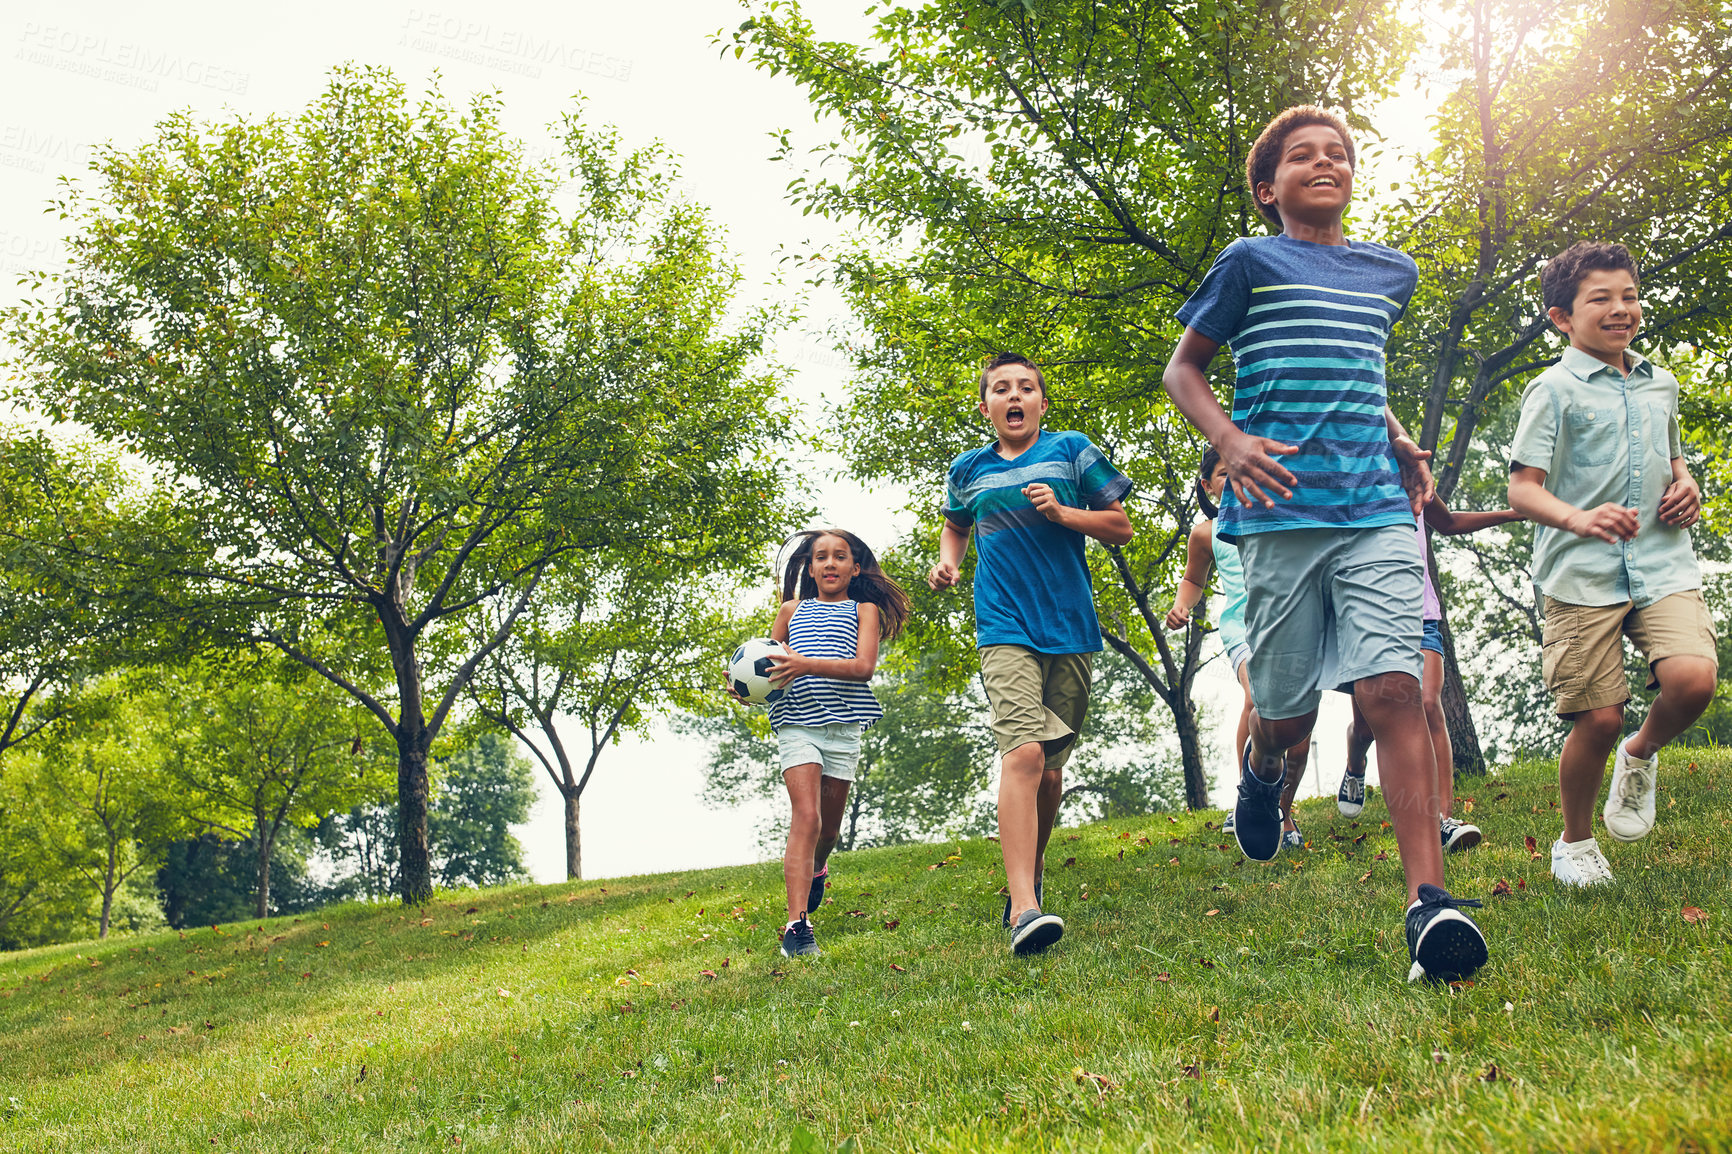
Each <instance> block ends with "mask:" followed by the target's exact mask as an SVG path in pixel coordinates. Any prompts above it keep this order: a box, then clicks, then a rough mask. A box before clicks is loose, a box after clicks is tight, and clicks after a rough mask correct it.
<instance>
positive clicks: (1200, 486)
mask: <svg viewBox="0 0 1732 1154" xmlns="http://www.w3.org/2000/svg"><path fill="white" fill-rule="evenodd" d="M1220 463H1221V454H1220V453H1218V452H1216V451H1215V446H1213V445H1210V446H1209V448H1208V449H1207V450H1206V451H1205V452H1204V453H1203V459H1202V460H1201V461H1199V462H1198V463H1197V479H1196V480H1195V481H1193V482H1192V484H1193V485H1194V486H1195V487H1196V490H1197V505H1198V507H1199V508H1201V509H1202V510H1203V516H1205V517H1207V518H1208V519H1209V520H1211V521H1213V520H1214V519H1215V518H1216V516H1217V515H1219V514H1220V512H1221V510H1220V507H1219V506H1217V505H1216V504H1215V502H1213V501H1211V500H1210V499H1209V490H1208V488H1207V485H1208V481H1209V477H1210V475H1211V474H1212V473H1214V471H1215V466H1216V465H1219V464H1220Z"/></svg>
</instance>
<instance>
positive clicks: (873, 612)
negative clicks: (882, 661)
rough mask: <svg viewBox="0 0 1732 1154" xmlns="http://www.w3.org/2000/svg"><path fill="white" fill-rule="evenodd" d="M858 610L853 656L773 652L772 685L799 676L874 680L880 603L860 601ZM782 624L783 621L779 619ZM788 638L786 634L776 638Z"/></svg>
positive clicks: (785, 630)
mask: <svg viewBox="0 0 1732 1154" xmlns="http://www.w3.org/2000/svg"><path fill="white" fill-rule="evenodd" d="M855 609H856V610H857V611H858V612H859V615H860V616H859V634H860V639H859V641H857V642H856V643H855V645H854V656H852V657H802V656H801V655H800V654H798V653H795V652H794V651H793V650H789V651H788V654H787V656H783V655H782V654H780V653H774V654H771V655H770V664H771V666H772V669H771V671H770V684H771V685H785V684H787V683H788V682H790V681H792V680H794V678H796V677H828V678H830V679H831V680H832V681H871V680H872V674H873V673H874V672H875V671H876V670H877V668H878V621H879V615H878V606H876V605H872V604H870V603H868V602H865V601H861V602H859V603H858V604H857V605H856V606H855ZM778 624H780V622H778ZM782 631H783V633H786V632H787V627H786V626H783V629H782ZM777 640H778V641H784V642H785V641H786V638H785V637H779V638H777Z"/></svg>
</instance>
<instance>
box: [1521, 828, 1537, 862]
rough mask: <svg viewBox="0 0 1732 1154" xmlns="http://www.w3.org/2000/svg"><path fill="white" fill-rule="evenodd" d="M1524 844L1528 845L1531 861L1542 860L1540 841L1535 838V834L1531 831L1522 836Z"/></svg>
mask: <svg viewBox="0 0 1732 1154" xmlns="http://www.w3.org/2000/svg"><path fill="white" fill-rule="evenodd" d="M1522 844H1523V845H1525V846H1527V847H1528V859H1529V860H1530V861H1539V860H1540V843H1539V842H1537V841H1535V840H1534V835H1533V834H1531V833H1530V834H1528V835H1527V836H1526V837H1524V838H1522Z"/></svg>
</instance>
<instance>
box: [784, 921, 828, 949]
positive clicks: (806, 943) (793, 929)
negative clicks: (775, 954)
mask: <svg viewBox="0 0 1732 1154" xmlns="http://www.w3.org/2000/svg"><path fill="white" fill-rule="evenodd" d="M822 952H823V951H821V950H820V949H818V935H817V934H814V933H813V932H812V923H811V922H809V921H807V920H806V919H805V918H801V919H800V920H799V921H797V922H789V923H788V924H787V926H786V927H785V928H784V929H783V930H782V956H783V957H784V958H815V957H817V956H818V955H819V954H820V953H822Z"/></svg>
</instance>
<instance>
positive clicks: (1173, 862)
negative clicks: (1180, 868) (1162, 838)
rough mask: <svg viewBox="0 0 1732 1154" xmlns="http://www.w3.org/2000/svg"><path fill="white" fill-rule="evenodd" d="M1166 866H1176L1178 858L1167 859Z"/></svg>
mask: <svg viewBox="0 0 1732 1154" xmlns="http://www.w3.org/2000/svg"><path fill="white" fill-rule="evenodd" d="M1167 864H1168V865H1178V864H1179V859H1178V858H1176V857H1175V858H1168V859H1167Z"/></svg>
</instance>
